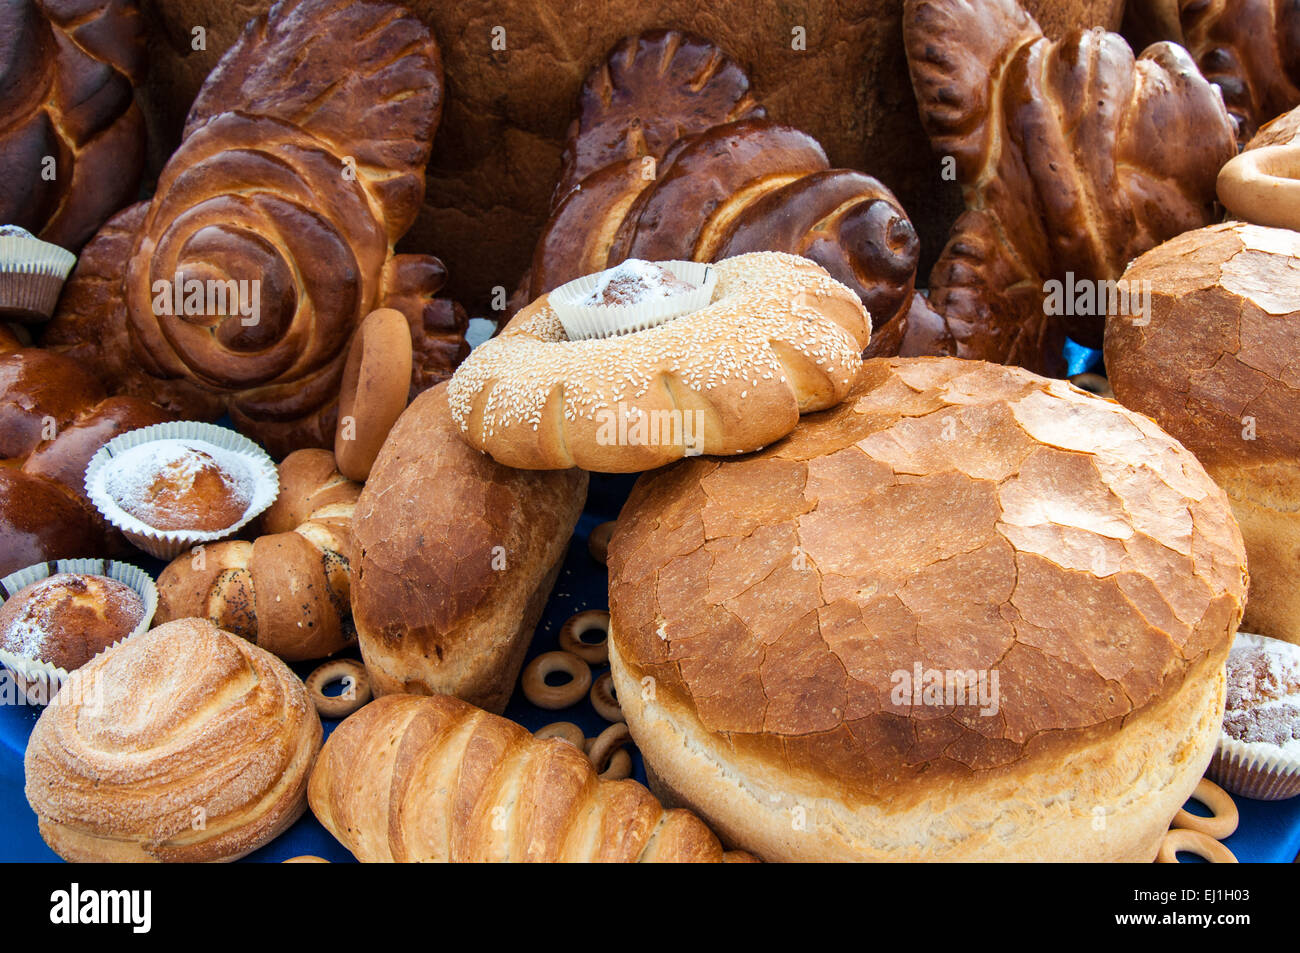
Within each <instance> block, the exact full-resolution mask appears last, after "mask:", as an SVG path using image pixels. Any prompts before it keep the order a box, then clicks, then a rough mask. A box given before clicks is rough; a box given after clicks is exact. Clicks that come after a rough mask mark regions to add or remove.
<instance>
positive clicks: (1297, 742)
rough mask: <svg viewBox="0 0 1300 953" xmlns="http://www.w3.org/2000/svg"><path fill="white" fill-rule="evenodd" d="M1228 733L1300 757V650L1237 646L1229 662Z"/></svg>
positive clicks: (1275, 645) (1273, 643)
mask: <svg viewBox="0 0 1300 953" xmlns="http://www.w3.org/2000/svg"><path fill="white" fill-rule="evenodd" d="M1227 672H1228V692H1227V695H1228V697H1227V707H1226V710H1225V711H1224V715H1223V730H1224V731H1225V732H1226V733H1227V734H1228V736H1229V737H1231V738H1233V739H1235V740H1237V741H1241V742H1246V743H1248V744H1249V743H1255V742H1264V743H1266V744H1273V745H1278V746H1279V747H1282V748H1285V749H1290V753H1292V754H1294V755H1296V756H1300V646H1295V645H1292V644H1291V643H1289V642H1279V641H1270V642H1267V643H1265V642H1245V641H1242V640H1238V641H1237V643H1236V644H1234V645H1233V648H1232V652H1231V654H1229V656H1228V668H1227Z"/></svg>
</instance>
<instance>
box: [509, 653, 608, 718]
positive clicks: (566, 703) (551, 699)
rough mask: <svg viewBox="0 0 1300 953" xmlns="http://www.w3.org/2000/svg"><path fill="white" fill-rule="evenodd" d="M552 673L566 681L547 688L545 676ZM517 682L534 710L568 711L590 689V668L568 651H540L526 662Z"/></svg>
mask: <svg viewBox="0 0 1300 953" xmlns="http://www.w3.org/2000/svg"><path fill="white" fill-rule="evenodd" d="M552 672H564V673H565V674H567V675H568V676H569V680H568V681H567V682H565V683H564V684H563V685H547V684H546V676H547V675H550V674H551V673H552ZM521 683H522V685H523V689H524V697H525V698H527V699H528V700H529V701H530V702H532V703H533V704H534V705H536V706H537V707H538V708H546V709H549V710H551V711H555V710H556V709H559V708H569V707H570V706H572V705H576V704H578V702H580V701H582V696H584V695H586V694H587V690H588V689H589V688H591V666H589V665H588V664H587V663H586V662H584V661H583V660H582V659H580V658H579V657H578V656H576V655H574V654H573V653H572V652H543V653H542V654H541V655H539V656H537V658H535V659H533V660H532V661H531V662H529V663H528V667H527V668H525V669H524V674H523V678H522V679H521Z"/></svg>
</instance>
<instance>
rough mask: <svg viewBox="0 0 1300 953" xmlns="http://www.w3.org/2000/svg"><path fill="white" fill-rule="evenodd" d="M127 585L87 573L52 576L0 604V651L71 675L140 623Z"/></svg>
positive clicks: (137, 602) (136, 598) (135, 597)
mask: <svg viewBox="0 0 1300 953" xmlns="http://www.w3.org/2000/svg"><path fill="white" fill-rule="evenodd" d="M143 615H144V601H143V600H142V599H141V598H140V595H139V593H137V592H136V591H135V590H134V589H132V588H131V587H130V586H128V585H126V584H124V583H121V582H118V581H117V580H116V579H109V578H108V577H107V576H95V575H90V574H87V573H66V572H61V573H55V574H54V575H52V576H47V577H46V578H44V579H41V580H38V581H37V582H34V583H32V584H31V585H29V586H25V587H24V588H22V589H20V590H19V591H18V592H16V593H14V595H13V597H12V598H10V599H8V600H6V601H5V603H4V605H0V649H4V650H5V651H6V652H12V653H13V654H15V655H22V656H25V657H27V658H34V659H39V660H40V661H42V662H48V663H50V664H51V665H56V666H58V667H59V668H61V669H64V670H65V671H69V672H70V671H73V670H74V669H78V668H80V667H81V666H83V665H85V664H86V663H87V662H89V661H90V660H91V659H92V658H94V657H95V656H96V655H98V654H99V653H100V652H102V651H103V650H104V649H106V648H108V647H109V646H110V645H112V644H114V643H115V642H118V641H120V640H121V639H124V638H126V637H127V636H128V635H130V634H131V633H132V631H134V629H135V627H136V626H137V625H139V624H140V619H141V617H142V616H143Z"/></svg>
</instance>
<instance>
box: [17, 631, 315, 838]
mask: <svg viewBox="0 0 1300 953" xmlns="http://www.w3.org/2000/svg"><path fill="white" fill-rule="evenodd" d="M320 744H321V724H320V719H319V718H318V717H317V715H316V709H315V708H313V707H312V705H311V702H309V701H308V700H307V692H306V690H305V689H304V688H303V685H302V682H300V681H299V680H298V677H297V676H296V675H294V674H293V672H291V671H290V670H289V667H288V666H286V665H285V664H284V663H283V662H281V661H280V660H279V659H277V658H276V657H275V656H273V655H271V654H270V653H269V652H264V651H262V650H261V649H259V648H258V647H257V646H255V645H253V644H251V643H249V642H246V641H245V640H243V639H241V638H238V637H237V636H233V635H231V634H230V633H228V632H222V631H221V630H220V629H217V628H216V627H215V626H213V625H212V624H211V623H210V622H205V621H201V620H199V619H180V620H178V621H176V622H170V623H168V624H166V625H161V626H158V627H157V628H156V629H152V630H150V631H148V632H144V633H141V634H139V635H136V636H132V637H131V638H129V639H127V640H125V641H124V642H121V643H119V644H118V645H116V646H114V647H112V648H110V649H109V650H108V651H106V652H104V653H103V654H102V655H100V656H98V657H97V658H95V659H93V660H92V661H91V662H90V663H88V664H87V665H84V666H82V667H81V668H79V669H78V670H77V671H75V672H73V673H72V676H71V678H70V679H69V681H68V682H67V683H66V684H65V685H64V686H63V688H62V689H60V690H59V694H58V695H57V696H55V700H54V702H53V703H52V704H51V705H50V706H49V707H48V708H46V709H45V711H44V713H43V714H42V715H41V718H40V720H39V721H38V722H37V723H36V727H35V728H34V729H32V735H31V740H30V741H29V742H28V745H27V755H26V758H25V761H24V768H25V771H26V778H27V801H28V803H29V804H31V806H32V810H34V811H35V812H36V816H37V819H38V821H39V823H40V830H41V836H42V837H43V838H45V842H46V843H47V844H49V845H50V847H51V848H52V849H53V850H54V851H55V853H57V854H58V855H59V856H60V857H63V858H64V859H65V860H71V861H80V862H91V863H95V862H123V861H181V862H190V863H193V862H204V861H228V860H238V859H239V858H240V857H243V856H244V855H246V854H249V853H251V852H252V851H254V850H256V849H257V848H258V847H261V846H262V845H263V844H266V843H268V842H270V841H271V840H273V839H274V838H276V837H278V836H279V835H280V834H282V833H283V832H284V831H285V830H286V829H288V827H289V826H290V825H291V824H293V822H294V821H296V820H297V819H298V818H299V817H300V816H301V815H302V812H303V811H304V810H306V808H307V778H308V775H309V773H310V771H311V767H312V763H313V761H314V760H315V758H316V754H317V752H318V751H319V750H320Z"/></svg>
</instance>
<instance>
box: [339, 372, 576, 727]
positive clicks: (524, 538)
mask: <svg viewBox="0 0 1300 953" xmlns="http://www.w3.org/2000/svg"><path fill="white" fill-rule="evenodd" d="M586 494H587V474H586V473H585V472H583V471H580V470H553V471H524V470H514V469H511V468H510V467H506V466H502V465H501V464H499V463H496V462H495V461H493V460H492V458H491V457H488V456H486V455H484V454H482V453H479V452H478V451H477V450H472V449H470V447H469V446H468V445H467V444H466V443H465V442H464V441H463V440H461V438H460V435H459V433H458V432H457V428H456V425H455V423H454V422H453V421H452V417H451V410H450V408H449V407H448V405H447V387H446V385H445V384H440V385H438V386H437V387H435V388H433V389H432V390H429V391H426V392H425V393H424V394H421V395H420V397H419V398H417V399H416V401H415V402H414V403H412V404H411V406H410V407H408V408H407V409H406V411H405V412H404V413H403V414H402V416H401V417H400V418H398V421H397V423H396V424H395V425H394V427H393V429H392V431H391V432H390V433H389V435H388V440H387V441H386V442H385V443H384V446H383V449H382V450H380V453H379V458H378V459H377V460H376V461H375V465H374V468H373V469H372V470H371V472H370V479H369V480H367V481H366V486H365V489H364V490H363V491H362V493H361V496H360V498H359V499H358V500H357V508H356V517H355V520H354V522H353V527H352V531H353V550H352V553H353V556H352V559H353V562H352V616H353V621H354V622H355V623H356V627H357V634H358V636H359V638H360V642H361V654H362V656H363V657H364V659H365V662H366V670H367V671H368V672H369V674H370V682H371V685H372V687H373V688H374V690H375V694H377V695H384V694H392V693H395V692H409V693H414V694H443V693H445V694H452V695H457V696H459V697H461V698H464V699H465V700H466V701H470V702H472V703H474V704H476V705H479V706H480V707H483V708H486V709H488V710H489V711H496V712H500V711H501V710H502V709H504V708H505V705H506V702H507V701H508V700H509V698H510V694H511V691H512V690H513V688H514V683H515V679H516V678H517V677H518V675H519V669H520V668H521V667H522V665H523V660H524V654H525V652H526V651H527V649H528V644H529V642H530V641H531V640H532V636H533V630H534V628H536V626H537V620H538V619H539V618H540V617H541V613H542V609H543V608H544V607H545V605H546V600H547V598H548V596H549V595H550V591H551V586H552V585H553V584H554V582H555V577H556V575H557V574H558V573H559V571H560V563H561V562H562V561H563V559H564V553H565V551H566V549H567V548H568V545H569V537H570V535H571V534H572V533H573V527H574V526H575V525H576V524H577V521H578V517H579V515H581V513H582V506H583V503H584V502H585V500H586Z"/></svg>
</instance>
